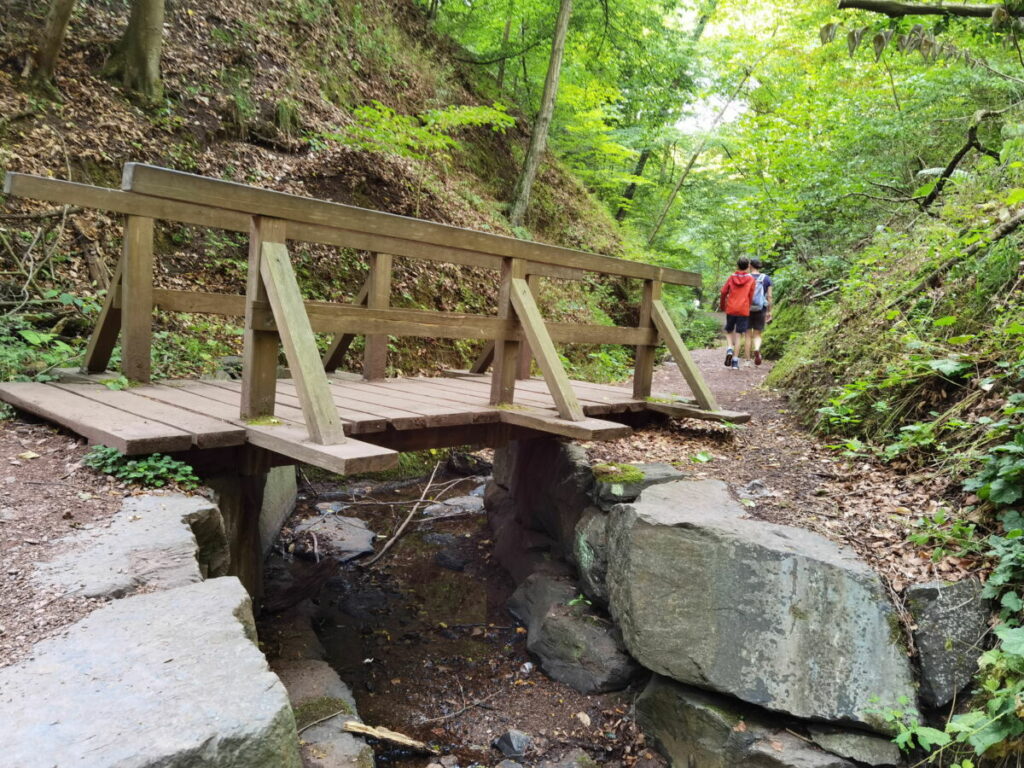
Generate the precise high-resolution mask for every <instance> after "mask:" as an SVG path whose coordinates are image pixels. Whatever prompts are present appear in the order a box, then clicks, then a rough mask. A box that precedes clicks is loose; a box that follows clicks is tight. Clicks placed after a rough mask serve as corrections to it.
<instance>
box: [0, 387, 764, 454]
mask: <svg viewBox="0 0 1024 768" xmlns="http://www.w3.org/2000/svg"><path fill="white" fill-rule="evenodd" d="M110 378H111V377H110V375H109V374H95V375H75V376H69V377H68V378H67V379H66V380H64V381H63V382H60V383H49V384H43V383H31V382H17V383H10V384H0V400H4V401H7V402H9V403H11V404H13V405H15V406H17V407H19V408H22V409H23V410H26V411H29V412H31V413H34V414H36V415H39V416H42V417H44V418H46V419H49V420H50V421H54V422H57V423H58V424H61V425H63V426H65V427H67V428H68V429H70V430H72V431H74V432H77V433H78V434H80V435H83V436H84V437H86V438H88V439H89V440H90V441H91V442H93V443H101V444H105V445H111V446H113V447H115V448H118V449H119V450H122V451H124V452H125V453H131V454H140V453H152V452H155V451H161V452H167V453H172V452H178V451H185V450H189V449H190V448H200V449H203V448H214V447H224V446H231V445H240V444H241V443H242V442H243V440H247V441H248V442H250V443H252V444H254V445H257V446H260V447H263V448H266V449H267V450H270V451H273V452H276V453H280V454H283V455H284V456H286V457H289V458H291V459H293V460H296V461H303V462H307V463H310V464H315V465H317V466H321V467H323V468H325V469H328V470H331V471H334V472H339V473H353V472H362V471H371V470H373V469H380V468H384V467H386V466H389V465H390V464H392V463H394V461H395V460H396V456H395V454H394V453H393V452H392V451H391V450H390V449H387V448H382V447H380V446H377V445H371V444H369V443H365V442H362V441H360V440H351V439H350V440H348V441H347V442H345V443H342V444H338V445H331V446H324V445H319V444H317V443H314V442H312V441H310V440H309V438H308V435H307V433H306V431H305V427H306V424H305V418H304V414H303V411H302V408H301V407H300V403H299V400H298V397H297V392H296V390H295V385H294V383H293V382H292V381H291V380H289V379H280V380H278V382H277V386H276V397H275V418H276V419H277V420H278V422H277V423H272V424H265V423H247V422H246V421H245V420H243V419H242V418H241V417H240V405H241V384H240V383H239V382H237V381H191V380H190V381H177V382H162V383H158V384H147V385H144V386H137V387H132V388H131V389H129V390H124V391H113V390H110V389H108V388H106V387H105V386H103V384H102V383H101V382H102V381H104V380H109V379H110ZM329 385H330V386H329V390H330V395H331V401H332V402H333V404H334V406H335V407H336V408H337V410H338V415H339V418H340V420H341V423H342V426H343V427H344V430H345V432H346V433H347V434H350V435H351V434H366V435H368V439H374V440H378V441H379V442H384V443H385V444H387V441H386V440H383V441H381V440H380V438H373V437H372V435H373V434H377V435H382V434H384V433H390V434H392V435H397V434H398V433H399V432H402V433H404V434H406V435H413V436H414V437H413V438H412V442H417V441H419V442H423V440H422V439H421V438H419V437H415V435H421V436H423V435H427V434H428V433H431V432H433V433H434V435H435V436H434V437H432V438H431V440H433V442H436V443H437V444H442V443H444V442H445V440H446V439H455V435H456V433H457V432H458V431H459V430H463V431H464V430H466V429H481V428H490V427H487V426H486V425H495V426H494V428H499V427H498V426H497V425H499V424H508V425H513V426H515V427H520V428H527V429H532V430H537V431H540V432H547V433H549V434H556V435H561V436H566V437H572V438H578V439H587V440H602V439H605V440H607V439H615V438H617V437H622V436H623V435H625V434H628V433H629V431H630V429H629V427H626V426H623V425H621V424H618V423H615V422H613V421H607V420H603V419H601V418H596V417H600V416H602V415H604V414H615V413H623V412H626V411H637V410H642V409H648V410H655V411H660V412H662V413H666V414H668V415H670V416H676V417H691V418H693V417H695V418H719V419H728V420H734V421H741V420H742V419H743V418H744V417H745V416H746V415H745V414H739V413H732V412H721V413H716V414H710V413H708V412H706V411H704V410H703V409H700V408H696V407H695V406H694V404H693V402H692V401H688V400H686V399H684V398H675V397H664V398H661V397H652V398H651V400H650V401H644V400H637V399H635V398H634V397H633V396H632V392H631V391H630V390H629V389H625V388H623V387H618V386H614V385H604V384H592V383H584V382H572V386H573V388H574V391H575V392H576V394H577V397H578V398H579V402H580V405H581V406H582V408H583V412H584V414H585V416H586V418H584V419H583V420H581V421H576V422H569V421H566V420H565V419H561V418H559V416H558V413H557V410H556V407H555V402H554V400H553V399H552V397H551V394H550V392H548V390H547V386H546V384H545V383H544V382H543V381H542V380H540V379H537V378H534V379H527V380H523V381H519V382H517V384H516V393H515V403H514V405H513V406H511V407H504V408H499V407H495V406H492V405H490V403H489V398H490V377H489V376H488V375H486V374H470V373H467V372H460V371H448V372H446V373H445V376H441V377H418V378H408V379H389V380H384V381H373V382H370V381H364V380H361V379H358V378H356V377H354V376H348V375H343V374H341V375H332V376H331V377H330V378H329ZM478 425H480V426H478ZM446 430H447V431H446ZM481 434H482V433H481ZM488 434H490V433H488ZM400 442H401V441H400ZM408 442H409V441H408V440H405V443H408ZM405 443H402V444H403V445H404V444H405ZM409 444H412V443H409Z"/></svg>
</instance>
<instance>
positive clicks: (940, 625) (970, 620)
mask: <svg viewBox="0 0 1024 768" xmlns="http://www.w3.org/2000/svg"><path fill="white" fill-rule="evenodd" d="M981 590H982V586H981V584H980V583H979V582H977V581H975V580H974V579H964V580H963V581H958V582H956V583H955V584H944V583H942V582H931V583H929V584H916V585H914V586H912V587H909V588H908V589H907V595H906V597H907V608H909V609H910V613H911V615H912V616H913V617H914V624H915V626H916V627H917V629H915V630H914V644H915V645H916V646H917V651H918V663H919V665H920V671H921V675H920V677H921V701H922V702H923V703H924V704H925V705H926V706H929V707H944V706H945V705H946V704H948V703H949V702H951V701H952V700H953V697H954V696H956V694H957V693H958V692H959V691H960V690H962V689H963V687H964V686H965V685H967V684H968V683H970V682H971V679H972V677H973V676H974V673H975V672H976V671H977V669H978V657H979V656H980V655H981V651H982V648H981V646H980V640H981V637H982V636H983V635H984V634H985V631H986V630H987V628H988V615H989V610H990V609H989V605H988V602H987V601H986V600H983V599H982V597H981Z"/></svg>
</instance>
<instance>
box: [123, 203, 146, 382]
mask: <svg viewBox="0 0 1024 768" xmlns="http://www.w3.org/2000/svg"><path fill="white" fill-rule="evenodd" d="M121 264H122V275H121V285H122V288H121V328H122V334H121V372H122V373H123V374H124V375H125V376H126V377H127V378H129V379H132V380H133V381H141V382H148V381H149V379H150V375H151V373H152V348H153V219H150V218H147V217H145V216H129V217H128V218H127V220H126V221H125V226H124V244H123V253H122V256H121Z"/></svg>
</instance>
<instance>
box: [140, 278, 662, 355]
mask: <svg viewBox="0 0 1024 768" xmlns="http://www.w3.org/2000/svg"><path fill="white" fill-rule="evenodd" d="M153 298H154V300H155V302H156V306H157V307H158V308H160V309H163V310H166V311H169V312H194V313H199V314H212V315H224V316H227V317H241V316H242V315H244V314H245V297H244V296H242V295H240V294H232V293H204V292H202V291H176V290H168V289H161V288H158V289H156V290H154V291H153ZM304 305H305V307H306V313H307V314H308V315H309V323H310V325H311V326H312V328H313V330H314V331H315V332H316V333H334V332H336V331H339V329H340V332H341V333H344V334H348V335H352V336H356V335H359V334H366V333H382V334H388V335H390V336H417V337H422V338H433V339H443V338H447V339H492V338H496V337H497V336H498V335H499V334H501V333H506V334H508V335H510V336H512V337H513V338H516V339H518V340H522V338H523V334H522V331H520V330H519V329H518V328H516V327H515V326H514V324H512V323H510V322H508V321H503V320H501V319H500V318H497V317H489V316H487V315H474V314H468V313H462V312H433V311H430V310H423V309H393V308H392V309H382V310H370V309H366V308H361V307H359V306H356V305H355V304H332V303H329V302H323V301H306V302H304ZM255 308H256V319H255V321H254V327H255V328H256V329H258V330H275V329H276V327H277V326H276V324H275V323H274V321H273V314H272V312H271V310H270V305H269V304H268V303H267V302H265V301H257V302H255ZM546 326H547V329H548V335H550V336H551V340H552V341H554V342H556V343H566V344H624V345H628V346H634V345H637V344H656V343H657V338H658V337H657V332H656V331H654V330H653V329H640V328H626V327H622V326H611V325H574V324H572V323H546ZM492 349H493V345H488V349H487V350H486V351H487V352H489V353H490V354H493V352H492ZM487 365H490V358H489V357H488V359H487Z"/></svg>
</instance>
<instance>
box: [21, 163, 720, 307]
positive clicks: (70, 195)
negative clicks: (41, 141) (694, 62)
mask: <svg viewBox="0 0 1024 768" xmlns="http://www.w3.org/2000/svg"><path fill="white" fill-rule="evenodd" d="M4 191H5V193H7V194H11V195H17V196H19V197H27V198H32V199H34V200H46V201H49V202H52V203H64V204H67V205H79V206H82V207H83V208H96V209H99V210H103V211H111V212H113V213H124V214H130V215H135V216H148V217H150V218H153V219H157V220H161V221H178V222H181V223H184V224H192V225H195V226H204V227H215V228H217V229H226V230H230V231H233V232H248V231H249V220H250V215H249V214H247V213H243V212H241V211H238V210H229V209H227V208H226V207H211V206H208V205H196V204H194V203H191V202H186V201H184V200H172V199H169V198H164V197H152V196H149V195H145V194H136V193H134V192H128V191H122V190H117V189H107V188H105V187H96V186H92V185H89V184H79V183H76V182H71V181H64V180H61V179H48V178H43V177H41V176H31V175H27V174H21V173H8V174H7V176H6V179H5V184H4ZM264 191H265V190H264ZM299 199H305V198H299ZM326 204H327V205H337V204H336V203H326ZM355 210H357V211H362V210H364V209H360V208H357V209H355ZM366 212H367V213H370V214H377V215H379V216H392V215H393V214H386V213H380V212H378V211H366ZM276 213H277V212H276V211H273V210H271V211H270V213H269V215H271V216H273V215H276ZM397 218H400V219H401V218H403V217H397ZM412 221H417V220H415V219H413V220H412ZM419 223H421V224H428V225H431V224H432V225H433V226H436V227H444V226H446V225H442V224H434V223H433V222H426V221H423V222H419ZM455 229H457V228H455ZM461 231H469V230H461ZM384 233H387V234H384ZM475 234H478V235H485V236H487V233H483V232H478V233H475ZM491 237H496V236H495V235H491ZM288 239H289V240H299V241H302V242H310V243H324V244H327V245H336V246H339V247H342V248H353V249H355V250H363V251H376V252H383V253H391V254H394V255H395V256H402V257H404V258H411V259H423V260H427V261H438V262H447V263H451V264H461V265H463V266H471V267H482V268H484V269H494V270H497V269H500V267H501V257H500V256H497V255H494V252H492V251H491V249H490V248H488V247H483V248H481V249H473V248H468V247H451V246H446V245H435V244H433V243H432V242H429V241H424V240H420V239H417V238H416V237H410V236H407V235H404V234H403V235H401V236H392V230H391V229H390V228H389V227H387V226H385V227H383V228H382V229H381V230H380V231H379V232H371V231H363V230H360V229H358V228H349V227H347V226H344V225H343V224H342V223H339V222H335V223H334V224H331V225H317V224H308V223H303V222H300V221H289V223H288ZM514 242H520V243H522V242H526V241H514ZM536 245H542V244H539V243H537V244H536ZM542 247H545V248H557V246H543V245H542ZM570 253H583V252H580V251H570ZM584 255H587V256H593V255H594V254H584ZM596 258H597V259H610V260H611V261H612V262H613V263H614V264H622V265H626V268H627V269H629V270H630V271H633V270H635V268H636V266H639V267H645V268H647V269H644V270H642V271H644V272H645V274H634V275H627V277H638V278H653V277H654V276H655V274H656V273H657V272H658V271H659V270H660V273H661V274H662V275H663V276H662V279H663V280H664V281H665V282H667V283H672V284H675V285H692V286H697V287H699V285H700V275H696V274H694V273H690V272H682V271H680V270H672V269H666V268H661V267H655V266H653V265H648V264H639V263H638V262H627V261H623V260H620V259H612V258H611V257H607V256H596ZM552 259H553V260H552V261H548V260H545V259H534V258H532V257H530V258H529V261H530V262H531V265H533V266H531V267H530V269H531V270H533V271H535V272H536V273H537V274H541V275H543V276H545V277H552V278H555V279H563V280H575V279H582V278H581V277H580V276H579V275H580V273H585V272H586V271H588V270H589V271H597V272H607V270H604V269H597V268H594V269H591V268H589V267H588V268H583V267H579V266H574V265H567V266H563V265H562V263H561V262H560V261H559V260H558V259H557V257H555V256H553V257H552ZM634 265H635V266H634ZM608 273H609V274H617V273H616V272H608ZM647 273H649V274H647Z"/></svg>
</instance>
